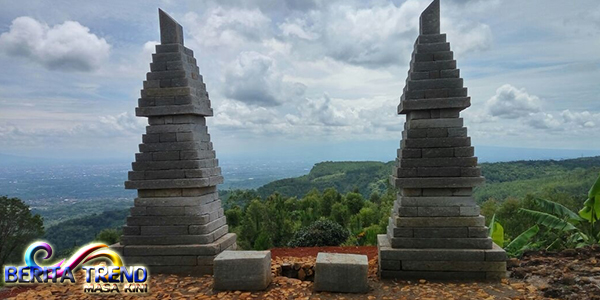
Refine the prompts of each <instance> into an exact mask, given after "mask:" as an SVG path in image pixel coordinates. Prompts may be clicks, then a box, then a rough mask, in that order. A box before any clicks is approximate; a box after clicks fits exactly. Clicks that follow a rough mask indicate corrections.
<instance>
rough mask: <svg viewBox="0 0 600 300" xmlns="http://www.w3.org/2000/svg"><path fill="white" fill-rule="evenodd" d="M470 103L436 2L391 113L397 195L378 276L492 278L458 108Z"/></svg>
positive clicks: (501, 270) (498, 274) (489, 245)
mask: <svg viewBox="0 0 600 300" xmlns="http://www.w3.org/2000/svg"><path fill="white" fill-rule="evenodd" d="M470 105H471V103H470V98H469V97H468V96H467V88H465V87H463V80H462V78H460V73H459V70H458V69H457V68H456V61H455V60H454V59H453V53H452V51H450V44H449V43H447V42H446V35H445V34H440V2H439V0H435V1H433V3H431V4H430V5H429V7H427V9H425V11H424V12H423V13H422V14H421V17H420V29H419V37H418V38H417V40H416V42H415V46H414V51H413V54H412V59H411V62H410V69H409V71H408V78H407V79H406V86H405V87H404V91H403V94H402V97H401V98H400V105H399V106H398V113H399V114H404V115H406V123H405V124H404V131H403V132H402V142H401V144H400V149H399V150H398V158H397V160H396V162H397V166H396V167H394V171H393V174H392V176H391V178H390V179H391V182H392V184H393V185H394V186H395V187H397V188H398V190H399V193H398V197H397V200H396V201H395V203H394V208H393V211H392V216H391V217H390V222H389V226H388V229H387V235H379V236H378V249H379V271H380V276H381V277H383V278H417V279H418V278H424V279H497V278H502V277H504V276H505V275H506V254H505V252H504V250H502V249H501V248H500V247H498V246H497V245H495V244H494V243H493V242H492V240H491V239H490V238H489V237H488V228H487V227H485V218H484V217H483V216H481V215H479V206H477V204H476V203H475V200H474V199H473V196H472V193H473V187H475V186H477V185H479V184H482V183H483V182H484V178H483V177H482V176H481V170H480V169H479V167H477V157H474V156H473V155H474V149H473V147H472V146H471V139H470V138H469V137H468V135H467V128H466V127H463V119H462V118H460V116H459V114H460V111H462V110H463V109H465V108H467V107H469V106H470Z"/></svg>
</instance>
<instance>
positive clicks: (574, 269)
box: [508, 245, 600, 300]
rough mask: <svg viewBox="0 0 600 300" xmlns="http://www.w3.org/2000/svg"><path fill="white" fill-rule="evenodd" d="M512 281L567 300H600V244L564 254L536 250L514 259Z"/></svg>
mask: <svg viewBox="0 0 600 300" xmlns="http://www.w3.org/2000/svg"><path fill="white" fill-rule="evenodd" d="M508 269H509V270H510V271H511V279H512V280H522V281H523V282H524V283H526V284H528V285H531V286H534V287H535V288H536V289H538V290H540V292H541V293H542V295H543V296H545V297H549V298H557V299H565V300H571V299H572V300H575V299H577V300H583V299H600V245H594V246H591V247H585V248H580V249H567V250H563V251H560V252H548V251H536V252H529V253H525V254H524V255H523V257H522V258H521V259H511V260H510V261H509V266H508Z"/></svg>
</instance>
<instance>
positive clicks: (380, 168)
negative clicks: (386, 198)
mask: <svg viewBox="0 0 600 300" xmlns="http://www.w3.org/2000/svg"><path fill="white" fill-rule="evenodd" d="M392 166H393V162H388V163H383V162H378V161H360V162H356V161H353V162H331V161H328V162H321V163H318V164H315V165H314V167H313V168H312V169H311V170H310V172H309V173H308V174H307V175H304V176H300V177H295V178H287V179H281V180H276V181H273V182H271V183H268V184H265V185H264V186H262V187H260V188H258V189H257V192H258V194H259V195H260V196H261V197H263V198H264V197H267V196H269V195H271V194H273V193H275V192H278V193H280V194H282V195H285V196H289V197H302V196H304V195H305V194H306V193H308V192H309V191H311V190H312V189H317V190H319V191H324V190H325V189H327V188H330V187H333V188H335V189H336V190H338V191H339V192H340V193H347V192H350V191H353V190H358V192H360V193H361V194H362V195H363V196H365V197H367V196H368V195H370V194H371V193H372V192H373V191H378V192H383V191H385V189H386V185H387V180H388V176H389V175H390V174H391V170H392V169H391V168H392Z"/></svg>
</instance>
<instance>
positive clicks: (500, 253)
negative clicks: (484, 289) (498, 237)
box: [485, 243, 507, 271]
mask: <svg viewBox="0 0 600 300" xmlns="http://www.w3.org/2000/svg"><path fill="white" fill-rule="evenodd" d="M485 260H486V261H500V262H505V261H506V260H507V257H506V251H504V249H502V248H500V246H498V245H496V244H495V243H492V249H490V250H486V251H485ZM499 271H506V268H504V270H499Z"/></svg>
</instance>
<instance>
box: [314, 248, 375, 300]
mask: <svg viewBox="0 0 600 300" xmlns="http://www.w3.org/2000/svg"><path fill="white" fill-rule="evenodd" d="M368 272H369V261H368V259H367V256H366V255H357V254H339V253H322V252H320V253H319V254H318V255H317V264H316V270H315V284H314V288H315V290H316V291H327V292H343V293H366V292H368V291H369V285H368V282H367V275H368Z"/></svg>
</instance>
